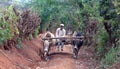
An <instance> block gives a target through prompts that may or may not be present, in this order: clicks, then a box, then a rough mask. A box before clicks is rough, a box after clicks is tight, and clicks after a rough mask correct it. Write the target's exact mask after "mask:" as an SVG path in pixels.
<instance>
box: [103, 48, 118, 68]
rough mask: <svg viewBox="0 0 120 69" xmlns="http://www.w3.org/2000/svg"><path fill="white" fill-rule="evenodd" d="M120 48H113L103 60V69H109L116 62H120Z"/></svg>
mask: <svg viewBox="0 0 120 69" xmlns="http://www.w3.org/2000/svg"><path fill="white" fill-rule="evenodd" d="M118 55H120V47H116V48H112V49H111V50H109V51H108V52H107V53H106V54H105V57H104V58H102V60H101V67H102V68H103V69H108V68H109V66H111V65H112V64H114V63H115V61H119V60H118V58H120V56H118Z"/></svg>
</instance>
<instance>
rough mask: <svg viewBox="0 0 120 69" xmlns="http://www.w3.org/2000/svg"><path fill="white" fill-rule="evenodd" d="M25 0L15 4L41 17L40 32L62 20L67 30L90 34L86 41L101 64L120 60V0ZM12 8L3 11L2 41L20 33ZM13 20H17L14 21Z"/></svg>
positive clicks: (51, 28)
mask: <svg viewBox="0 0 120 69" xmlns="http://www.w3.org/2000/svg"><path fill="white" fill-rule="evenodd" d="M9 1H12V0H9ZM1 2H2V1H1ZM5 2H7V0H6V1H5ZM14 2H15V1H13V4H14ZM16 2H17V0H16ZM22 2H24V3H21V2H20V1H19V3H15V4H14V7H17V8H18V9H17V10H19V11H24V10H25V9H29V10H31V11H32V12H36V13H37V14H39V16H40V17H41V23H40V26H39V27H37V28H36V29H34V30H35V32H36V33H35V34H36V35H37V33H38V31H39V32H43V31H45V30H46V29H49V30H50V31H52V32H54V31H55V30H56V28H57V27H58V26H59V24H60V23H64V24H65V28H66V29H67V30H69V29H70V30H72V31H74V30H76V31H81V32H83V34H84V35H85V37H86V40H85V44H86V45H87V46H90V47H91V48H93V50H94V51H95V52H96V55H97V57H101V59H100V60H101V64H104V65H102V66H101V67H103V68H106V67H109V65H111V64H112V63H113V62H115V61H116V60H119V59H118V58H120V56H119V55H120V51H119V50H120V45H119V43H120V23H119V21H120V8H119V7H120V1H119V0H29V1H28V0H26V1H22ZM8 10H9V11H10V12H5V13H4V12H2V11H1V13H0V38H1V39H0V44H3V43H4V42H5V41H6V40H9V39H11V38H12V37H13V36H14V34H13V33H15V32H16V33H17V32H19V33H20V31H19V30H18V29H17V26H16V25H15V22H17V21H16V20H17V16H16V15H15V14H14V11H12V10H11V9H10V6H9V8H8ZM3 11H4V9H3ZM6 13H7V14H6ZM4 14H5V15H4ZM1 15H2V16H1ZM3 15H4V16H9V17H10V20H5V19H2V17H4V16H3ZM11 20H15V21H12V22H11ZM13 26H15V27H13ZM32 34H33V32H32ZM27 36H29V35H27Z"/></svg>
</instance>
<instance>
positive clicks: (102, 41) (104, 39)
mask: <svg viewBox="0 0 120 69" xmlns="http://www.w3.org/2000/svg"><path fill="white" fill-rule="evenodd" d="M98 34H99V35H98V47H97V53H99V54H100V53H102V52H104V48H105V47H104V46H106V44H107V43H108V34H107V33H106V31H105V29H104V28H102V29H100V31H99V33H98Z"/></svg>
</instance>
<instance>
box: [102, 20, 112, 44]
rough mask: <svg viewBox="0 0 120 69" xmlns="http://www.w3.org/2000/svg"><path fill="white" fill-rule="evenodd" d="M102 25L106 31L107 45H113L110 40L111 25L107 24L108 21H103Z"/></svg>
mask: <svg viewBox="0 0 120 69" xmlns="http://www.w3.org/2000/svg"><path fill="white" fill-rule="evenodd" d="M104 27H105V30H106V32H107V33H108V40H109V46H112V45H113V40H112V31H111V29H110V28H111V26H110V25H108V23H107V22H106V21H104Z"/></svg>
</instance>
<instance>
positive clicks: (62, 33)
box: [56, 28, 66, 37]
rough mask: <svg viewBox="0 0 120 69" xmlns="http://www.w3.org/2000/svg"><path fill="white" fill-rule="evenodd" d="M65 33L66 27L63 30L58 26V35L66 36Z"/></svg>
mask: <svg viewBox="0 0 120 69" xmlns="http://www.w3.org/2000/svg"><path fill="white" fill-rule="evenodd" d="M65 34H66V31H65V29H64V28H63V29H62V30H61V28H57V30H56V37H65Z"/></svg>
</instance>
